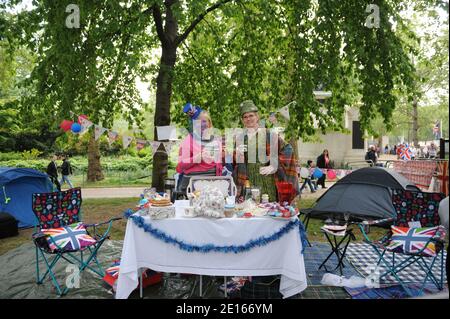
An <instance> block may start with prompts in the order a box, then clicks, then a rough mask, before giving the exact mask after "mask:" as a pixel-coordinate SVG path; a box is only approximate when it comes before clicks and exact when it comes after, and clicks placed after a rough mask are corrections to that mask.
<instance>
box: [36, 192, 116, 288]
mask: <svg viewBox="0 0 450 319" xmlns="http://www.w3.org/2000/svg"><path fill="white" fill-rule="evenodd" d="M81 202H82V199H81V189H80V188H72V189H69V190H66V191H62V192H53V193H36V194H33V202H32V203H33V212H34V214H35V215H36V217H37V218H38V220H39V224H38V225H37V226H36V227H35V232H34V234H33V235H32V238H33V242H34V244H35V246H36V280H37V283H38V284H42V282H43V281H44V279H45V278H46V277H47V275H50V277H51V280H52V282H53V285H54V286H55V288H56V290H57V293H58V295H59V296H62V295H65V294H66V293H67V292H68V290H69V288H68V287H66V288H64V289H62V288H61V286H60V284H59V283H58V281H57V280H56V276H55V273H54V271H53V270H54V267H55V265H56V264H57V263H58V261H59V260H61V259H63V260H66V261H67V262H69V263H71V264H75V265H77V266H78V269H79V271H80V273H81V272H82V271H84V270H85V269H86V268H89V269H90V270H92V271H93V272H94V273H96V274H97V275H99V276H100V277H101V278H102V277H103V276H104V271H103V269H102V267H101V266H100V264H99V262H98V260H97V253H98V250H99V249H100V247H101V246H102V245H103V243H104V242H105V240H106V239H107V238H109V237H108V235H109V232H110V230H111V226H112V222H113V221H114V220H118V219H120V218H113V219H110V220H109V221H107V222H103V223H98V224H91V225H87V224H83V223H82V222H81ZM101 226H104V227H107V229H106V231H105V232H104V233H102V234H100V233H99V232H98V228H99V227H101ZM40 258H42V260H43V261H44V263H45V266H46V271H45V273H44V275H42V277H41V276H40V267H39V261H40ZM91 264H95V265H92V266H91Z"/></svg>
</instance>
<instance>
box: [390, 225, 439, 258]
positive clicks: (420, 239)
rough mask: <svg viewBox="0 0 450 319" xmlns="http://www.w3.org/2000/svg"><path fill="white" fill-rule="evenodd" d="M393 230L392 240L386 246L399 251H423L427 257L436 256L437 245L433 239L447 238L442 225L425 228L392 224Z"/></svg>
mask: <svg viewBox="0 0 450 319" xmlns="http://www.w3.org/2000/svg"><path fill="white" fill-rule="evenodd" d="M391 230H392V237H391V242H390V243H389V245H388V246H387V247H386V248H387V249H388V250H389V251H394V252H399V253H406V254H414V253H421V254H422V255H424V256H427V257H434V256H436V246H435V244H434V242H432V241H431V239H432V238H439V239H441V240H442V239H445V229H444V228H443V227H442V226H438V227H424V228H408V227H397V226H391Z"/></svg>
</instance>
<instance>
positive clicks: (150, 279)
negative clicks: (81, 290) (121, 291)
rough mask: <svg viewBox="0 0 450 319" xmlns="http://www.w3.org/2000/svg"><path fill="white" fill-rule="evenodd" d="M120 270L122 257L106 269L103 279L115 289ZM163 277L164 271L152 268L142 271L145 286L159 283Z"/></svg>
mask: <svg viewBox="0 0 450 319" xmlns="http://www.w3.org/2000/svg"><path fill="white" fill-rule="evenodd" d="M119 270H120V259H117V260H114V262H113V264H112V265H111V267H109V268H107V269H106V270H105V276H104V277H103V281H105V282H106V283H107V284H108V285H110V286H111V287H112V288H113V290H116V288H117V287H116V286H117V285H116V282H117V279H118V278H119ZM162 278H163V275H162V273H159V272H155V271H153V270H151V269H145V270H143V272H142V286H143V288H145V287H147V286H150V285H154V284H157V283H159V282H161V280H162Z"/></svg>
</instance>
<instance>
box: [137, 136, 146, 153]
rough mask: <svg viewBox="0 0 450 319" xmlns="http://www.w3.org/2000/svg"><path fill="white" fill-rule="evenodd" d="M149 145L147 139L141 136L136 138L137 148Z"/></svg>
mask: <svg viewBox="0 0 450 319" xmlns="http://www.w3.org/2000/svg"><path fill="white" fill-rule="evenodd" d="M146 145H147V141H146V140H143V139H141V138H137V139H136V149H137V150H138V151H140V150H141V149H143V148H144V147H145V146H146Z"/></svg>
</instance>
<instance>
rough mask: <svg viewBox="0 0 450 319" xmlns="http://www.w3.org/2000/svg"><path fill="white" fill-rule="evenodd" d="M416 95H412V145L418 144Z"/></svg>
mask: <svg viewBox="0 0 450 319" xmlns="http://www.w3.org/2000/svg"><path fill="white" fill-rule="evenodd" d="M417 104H418V101H417V97H414V100H413V104H412V140H413V142H414V146H415V147H417V146H418V145H419V137H418V136H419V115H418V109H417Z"/></svg>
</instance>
